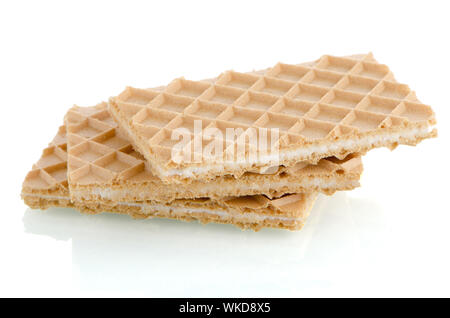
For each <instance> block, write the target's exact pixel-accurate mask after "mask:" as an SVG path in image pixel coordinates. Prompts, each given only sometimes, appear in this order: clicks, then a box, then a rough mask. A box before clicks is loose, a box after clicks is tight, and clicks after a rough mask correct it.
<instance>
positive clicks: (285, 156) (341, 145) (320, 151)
mask: <svg viewBox="0 0 450 318" xmlns="http://www.w3.org/2000/svg"><path fill="white" fill-rule="evenodd" d="M431 129H432V127H421V128H412V129H409V130H403V131H402V132H398V133H394V134H384V135H376V136H365V137H362V138H359V139H348V140H341V141H333V142H330V143H328V144H324V145H311V146H309V147H302V148H299V149H295V150H289V151H280V153H279V155H275V156H274V155H267V156H259V158H258V159H257V160H241V161H234V162H226V161H224V162H222V163H220V164H208V163H204V165H203V166H202V167H186V168H183V169H170V170H164V169H161V167H158V166H156V167H155V168H156V169H157V170H158V172H159V174H160V175H163V176H166V177H170V176H180V177H183V178H189V177H194V176H196V175H202V174H208V173H219V174H220V173H221V172H222V171H223V170H224V167H226V168H227V169H231V170H234V169H239V168H243V167H248V166H252V165H255V164H256V165H276V164H279V163H280V162H283V161H285V160H293V159H298V161H303V159H302V158H309V157H310V156H311V155H312V154H316V155H317V156H319V157H320V156H321V155H327V154H328V153H336V152H340V151H341V150H343V151H344V152H355V151H356V150H357V149H359V148H365V147H373V146H375V145H377V146H386V145H390V144H392V143H396V142H399V141H400V139H401V138H405V139H408V140H414V139H416V138H418V137H419V138H420V137H426V136H427V135H428V134H429V133H430V131H431Z"/></svg>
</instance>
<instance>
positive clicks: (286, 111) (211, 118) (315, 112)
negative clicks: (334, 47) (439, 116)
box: [117, 54, 434, 161]
mask: <svg viewBox="0 0 450 318" xmlns="http://www.w3.org/2000/svg"><path fill="white" fill-rule="evenodd" d="M117 101H118V102H119V105H120V107H121V109H122V110H123V111H124V112H125V114H126V115H127V116H128V117H129V118H131V127H132V128H134V130H135V131H137V132H138V133H139V137H140V138H144V140H147V141H148V145H149V146H150V148H151V149H152V150H153V153H154V154H156V155H157V156H161V159H162V160H161V161H164V160H168V159H169V156H170V154H171V149H172V147H173V145H174V143H175V142H174V141H173V140H171V134H172V132H173V130H174V129H176V128H186V129H188V130H189V131H190V133H191V138H192V139H191V140H192V141H191V143H190V144H188V145H187V147H192V144H193V143H194V141H193V140H194V139H195V138H197V137H195V136H196V134H194V131H193V124H194V120H201V121H202V124H203V128H205V127H206V128H212V127H214V128H218V129H219V130H220V131H221V132H223V135H224V136H225V129H226V128H242V130H241V131H243V133H242V135H241V136H240V137H239V138H241V139H240V141H239V142H244V143H246V140H247V139H245V137H244V136H246V132H247V131H248V129H249V128H252V127H253V128H279V129H280V137H279V140H278V145H279V146H280V147H281V148H282V147H283V146H289V145H292V144H302V143H304V142H305V141H306V142H308V141H313V140H317V139H326V138H338V137H339V136H342V135H346V134H353V133H355V132H367V131H371V130H374V129H376V128H385V127H395V126H400V125H404V124H405V123H408V122H413V123H422V122H423V123H426V122H427V121H429V120H431V119H432V118H433V117H434V114H433V111H432V109H431V107H430V106H428V105H425V104H422V103H420V102H419V101H418V100H417V98H416V96H415V93H414V92H413V91H411V90H410V88H409V87H408V86H407V85H405V84H400V83H398V82H396V81H395V79H394V77H393V75H392V73H391V72H390V70H389V68H388V67H387V66H386V65H383V64H379V63H377V62H376V61H375V60H374V59H373V57H372V55H371V54H368V55H365V56H359V57H334V56H328V55H326V56H323V57H322V58H320V59H319V60H318V61H316V62H314V63H308V64H304V65H288V64H283V63H278V64H277V65H275V66H274V67H273V68H270V69H268V70H267V71H265V72H263V73H262V74H258V73H257V72H254V73H239V72H234V71H227V72H225V73H223V74H221V75H220V76H219V77H218V78H217V80H215V81H212V82H207V81H190V80H186V79H184V78H179V79H176V80H174V81H173V82H171V83H170V84H169V85H168V86H167V87H166V88H165V89H163V90H162V91H158V90H152V89H148V90H144V89H136V88H131V87H129V88H127V89H126V90H125V91H124V92H123V93H122V94H120V95H119V96H118V97H117ZM239 138H238V139H239ZM212 139H214V137H213V138H212ZM222 141H223V140H222ZM201 142H202V143H203V144H205V145H206V144H208V143H210V142H212V141H211V138H205V139H204V140H202V141H201ZM224 142H225V141H224ZM226 142H227V143H226V145H227V146H228V145H229V147H234V145H233V144H232V145H230V144H229V141H228V140H227V141H226ZM247 146H248V147H250V145H249V144H248V143H247Z"/></svg>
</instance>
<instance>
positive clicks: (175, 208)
mask: <svg viewBox="0 0 450 318" xmlns="http://www.w3.org/2000/svg"><path fill="white" fill-rule="evenodd" d="M57 194H59V195H56V194H55V195H53V194H51V193H48V194H36V193H27V192H26V190H25V189H24V191H23V192H22V198H23V200H24V201H25V203H26V204H27V205H28V206H29V207H31V208H33V209H47V208H50V207H72V208H75V209H77V210H79V211H80V212H83V213H89V214H97V213H102V212H111V213H119V214H128V215H130V216H132V217H134V218H153V217H159V218H170V219H177V220H183V221H194V220H197V221H200V222H201V223H203V224H206V223H210V222H214V223H223V224H233V225H235V226H237V227H240V228H242V229H252V230H255V231H258V230H260V229H261V228H263V227H272V228H281V229H288V230H300V229H301V228H302V227H303V225H304V222H305V220H306V218H307V217H308V215H309V212H310V210H311V208H312V206H313V204H314V202H315V199H316V197H317V193H308V194H292V195H286V196H283V197H282V198H279V199H275V200H269V199H267V198H265V197H264V196H252V197H251V198H245V199H244V198H242V197H235V198H228V199H227V200H226V201H223V202H217V201H213V200H209V199H205V200H175V201H173V202H171V203H170V204H162V203H157V202H119V203H115V204H111V203H110V204H108V203H104V202H97V203H95V202H90V203H89V202H72V201H71V200H70V197H69V195H68V191H67V193H66V194H65V195H63V194H62V193H61V192H59V193H57Z"/></svg>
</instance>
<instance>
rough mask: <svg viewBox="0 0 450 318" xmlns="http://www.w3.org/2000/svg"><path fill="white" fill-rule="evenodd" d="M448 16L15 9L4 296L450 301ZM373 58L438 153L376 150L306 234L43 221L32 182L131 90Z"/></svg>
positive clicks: (0, 97) (384, 9)
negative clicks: (78, 118) (57, 146)
mask: <svg viewBox="0 0 450 318" xmlns="http://www.w3.org/2000/svg"><path fill="white" fill-rule="evenodd" d="M446 4H447V2H446V1H422V4H420V3H417V2H413V1H368V2H365V1H354V2H350V1H330V2H321V1H306V2H300V1H292V2H284V1H273V3H267V2H264V1H255V2H252V1H248V2H247V1H223V2H213V1H205V2H196V1H180V2H170V1H161V2H159V3H156V2H153V1H152V2H150V1H146V2H144V1H136V2H134V1H123V2H117V1H72V2H69V1H29V2H25V1H8V2H6V1H3V2H1V4H0V90H1V94H0V101H1V112H2V115H1V117H0V118H1V126H0V129H1V135H0V136H2V138H3V140H2V147H1V149H2V150H1V152H2V153H1V157H0V160H1V163H0V164H1V167H2V176H1V179H0V180H1V183H0V184H1V192H0V193H1V198H2V201H1V206H2V208H1V212H0V296H267V297H270V296H450V290H449V284H450V277H449V270H448V269H449V268H450V256H449V243H450V209H449V204H448V200H449V197H450V194H449V192H448V180H449V177H450V176H449V172H448V169H449V165H448V159H449V150H448V146H449V125H450V121H449V118H450V112H449V107H448V106H449V82H450V77H449V74H450V69H449V56H450V50H449V41H448V32H449V30H450V23H449V21H450V20H449V18H448V12H449V7H448V6H446ZM369 51H372V52H373V53H374V55H375V58H377V59H378V60H379V61H380V62H382V63H385V64H388V65H389V66H390V67H391V69H392V70H393V72H394V74H395V75H396V78H397V80H399V81H400V82H404V83H407V84H409V85H410V86H411V88H412V89H414V90H415V91H416V92H417V95H418V97H419V98H420V99H421V100H422V101H423V102H425V103H427V104H430V105H432V106H433V108H434V110H435V112H436V115H437V119H438V128H439V137H438V138H437V139H434V140H427V141H425V142H423V143H422V144H420V145H419V146H418V147H406V146H401V147H399V148H398V149H396V150H395V151H393V152H390V151H389V150H386V149H378V150H374V151H371V152H370V153H369V154H368V155H367V156H366V157H365V158H364V164H365V172H364V175H363V177H362V180H361V183H362V187H361V188H359V189H357V190H354V191H351V192H348V193H338V194H336V195H334V196H332V197H325V196H321V197H320V198H319V200H318V202H317V204H316V206H315V207H314V209H313V211H312V214H311V217H310V219H309V220H308V223H307V225H306V226H305V227H304V229H303V230H302V231H300V232H288V231H281V230H262V231H260V232H258V233H254V232H250V231H246V232H242V231H241V230H239V229H236V228H234V227H231V226H226V225H215V224H212V225H207V226H202V225H199V224H195V223H192V224H191V223H183V222H176V221H169V220H146V221H136V220H132V219H131V218H128V217H125V216H117V215H99V216H85V215H80V214H78V213H77V212H75V211H73V210H63V209H51V210H48V211H46V212H41V211H32V210H29V209H28V208H27V207H26V206H25V205H24V204H23V202H22V201H21V200H20V190H21V183H22V180H23V178H24V176H25V175H26V173H27V171H28V170H29V168H31V165H32V163H34V162H35V161H36V160H37V159H38V157H39V156H40V153H41V150H42V148H43V147H44V146H45V145H46V144H47V143H48V142H49V141H50V140H51V138H52V137H53V135H54V134H55V132H56V129H57V127H58V126H59V125H60V124H61V123H62V119H63V116H64V114H65V112H66V110H67V109H68V108H69V107H70V106H71V105H73V104H78V105H82V106H87V105H93V104H96V103H97V102H99V101H102V100H106V99H107V98H108V97H109V96H112V95H115V94H118V93H119V92H120V91H121V90H123V89H124V87H125V86H126V85H131V86H136V87H152V86H159V85H163V84H167V83H168V82H169V81H170V80H172V79H173V78H175V77H179V76H185V77H186V78H189V79H201V78H208V77H213V76H216V75H218V74H219V73H221V72H222V71H224V70H228V69H235V70H236V71H249V70H252V69H260V68H265V67H268V66H271V65H273V64H275V63H276V62H278V61H283V62H285V63H300V62H306V61H311V60H315V59H317V58H318V57H320V56H321V55H323V54H333V55H349V54H355V53H366V52H369Z"/></svg>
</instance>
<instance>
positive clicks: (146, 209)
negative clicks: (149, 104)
mask: <svg viewBox="0 0 450 318" xmlns="http://www.w3.org/2000/svg"><path fill="white" fill-rule="evenodd" d="M24 196H27V197H39V198H42V199H47V200H69V198H67V197H63V196H51V195H35V194H27V195H24ZM117 204H118V205H122V206H134V207H140V208H141V210H142V212H143V213H144V214H147V215H148V216H149V217H152V216H160V214H161V213H158V212H155V211H162V212H165V213H172V214H175V215H183V214H185V213H189V214H193V213H205V214H210V215H215V216H219V217H220V218H222V219H233V220H237V221H239V220H242V221H247V222H248V220H249V219H250V220H251V221H256V222H261V221H264V220H274V221H290V222H302V221H303V218H301V217H299V218H294V217H282V216H272V215H263V214H258V213H254V212H249V213H245V214H242V215H240V214H231V213H229V212H228V211H226V210H221V209H217V210H212V209H205V208H193V207H173V206H166V205H162V204H145V203H136V202H118V203H117Z"/></svg>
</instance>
